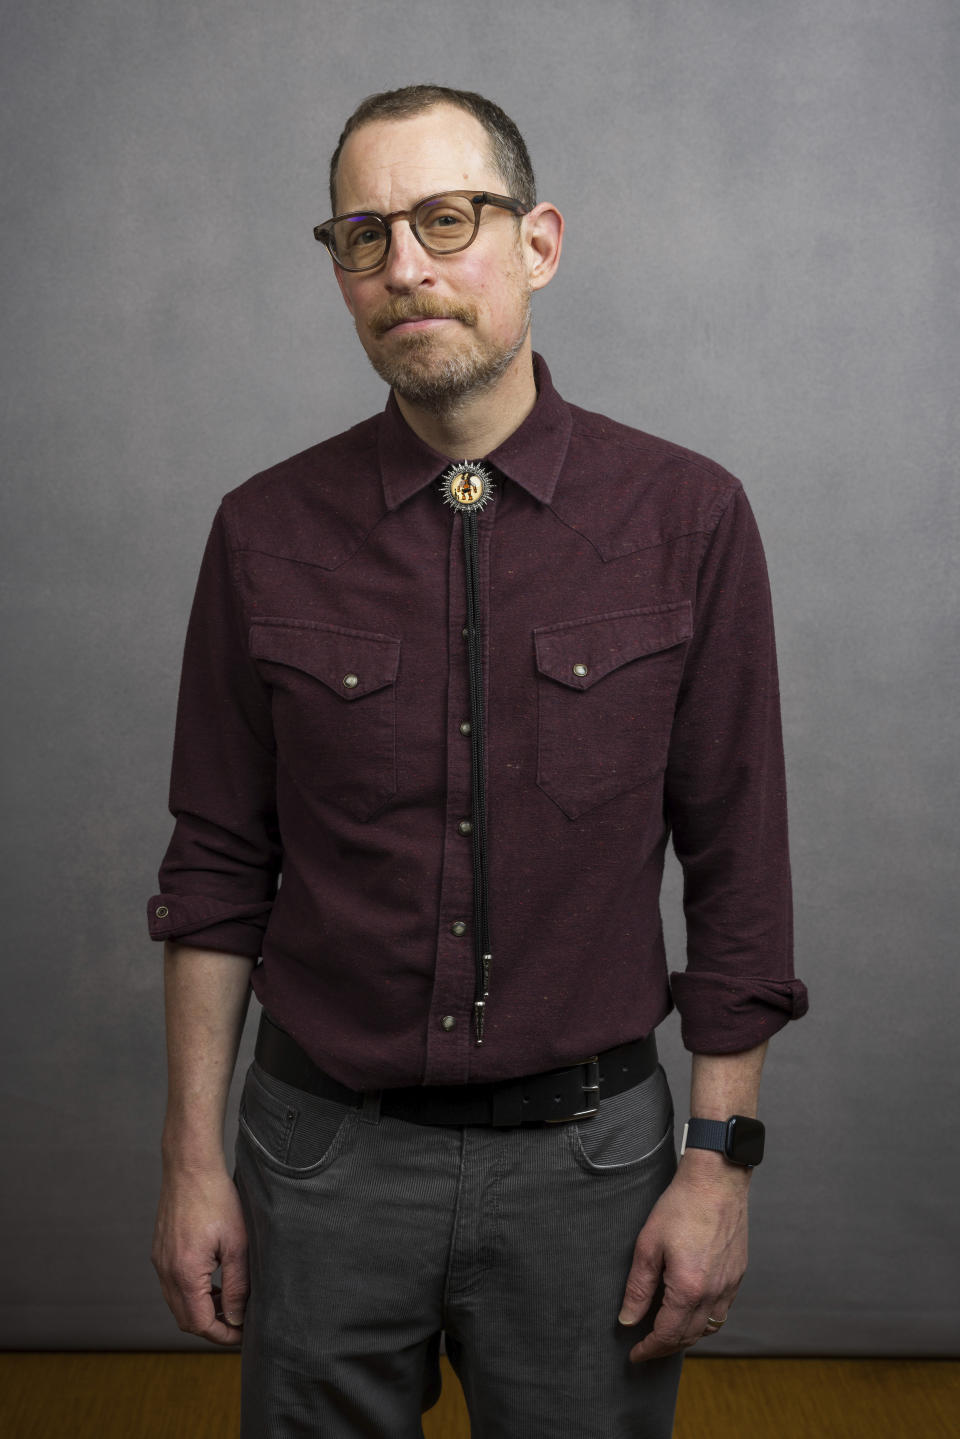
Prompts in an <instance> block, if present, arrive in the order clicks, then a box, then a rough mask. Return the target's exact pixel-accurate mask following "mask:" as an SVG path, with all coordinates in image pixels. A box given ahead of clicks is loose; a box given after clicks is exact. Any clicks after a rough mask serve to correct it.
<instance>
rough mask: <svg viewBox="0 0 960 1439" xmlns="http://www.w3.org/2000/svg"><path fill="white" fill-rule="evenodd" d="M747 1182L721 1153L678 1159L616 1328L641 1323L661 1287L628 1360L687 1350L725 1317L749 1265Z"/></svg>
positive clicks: (639, 1246)
mask: <svg viewBox="0 0 960 1439" xmlns="http://www.w3.org/2000/svg"><path fill="white" fill-rule="evenodd" d="M688 1159H689V1160H690V1161H691V1162H690V1163H689V1164H688V1163H687V1160H688ZM718 1166H723V1167H722V1169H721V1168H719V1167H718ZM748 1183H749V1174H748V1173H747V1172H746V1171H742V1170H734V1169H733V1167H732V1166H731V1165H729V1164H728V1163H727V1161H726V1160H724V1159H722V1158H721V1157H720V1156H719V1155H714V1154H706V1153H697V1154H690V1153H688V1154H687V1155H685V1156H684V1158H683V1159H682V1160H681V1161H680V1168H679V1169H678V1170H677V1173H676V1176H675V1178H674V1180H673V1182H672V1184H670V1185H669V1186H668V1187H667V1189H665V1190H664V1192H663V1194H662V1195H661V1196H660V1198H659V1199H658V1201H657V1203H656V1204H655V1205H654V1207H653V1209H652V1210H651V1212H650V1215H649V1218H648V1219H647V1222H646V1224H645V1225H644V1226H643V1228H642V1229H641V1231H640V1235H639V1237H638V1239H637V1243H636V1246H635V1248H634V1251H633V1263H632V1265H631V1268H630V1274H629V1276H628V1278H627V1284H626V1289H625V1291H624V1296H623V1306H622V1308H621V1311H620V1322H621V1324H626V1325H632V1324H636V1323H638V1322H639V1320H640V1319H642V1318H643V1316H644V1314H646V1312H647V1311H648V1309H649V1308H650V1304H651V1303H652V1301H653V1298H654V1294H655V1292H656V1290H657V1287H658V1285H659V1284H660V1283H661V1281H662V1283H663V1289H664V1292H663V1300H662V1302H661V1304H660V1307H659V1309H658V1310H657V1313H656V1317H655V1320H654V1324H653V1328H652V1330H651V1332H650V1333H649V1334H648V1335H647V1336H646V1338H645V1339H644V1340H643V1341H642V1343H640V1344H636V1345H635V1346H634V1347H633V1349H631V1351H630V1358H631V1359H632V1360H634V1361H636V1360H642V1359H657V1358H660V1357H661V1356H662V1355H664V1354H674V1353H676V1352H677V1351H678V1350H681V1349H688V1348H689V1347H690V1346H691V1345H693V1344H696V1342H697V1341H698V1339H702V1338H703V1335H704V1331H705V1329H706V1327H707V1320H708V1319H709V1318H711V1317H714V1318H717V1319H723V1318H725V1317H726V1314H727V1311H728V1310H729V1308H730V1306H731V1304H732V1303H733V1300H734V1298H735V1296H736V1293H737V1289H738V1288H739V1286H740V1281H741V1279H742V1278H743V1274H744V1270H745V1269H746V1267H747V1186H748Z"/></svg>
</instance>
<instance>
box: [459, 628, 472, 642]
mask: <svg viewBox="0 0 960 1439" xmlns="http://www.w3.org/2000/svg"><path fill="white" fill-rule="evenodd" d="M460 633H461V634H462V635H463V638H464V639H465V640H466V639H469V638H470V631H469V630H468V629H467V627H466V625H464V627H463V629H462V630H461V631H460Z"/></svg>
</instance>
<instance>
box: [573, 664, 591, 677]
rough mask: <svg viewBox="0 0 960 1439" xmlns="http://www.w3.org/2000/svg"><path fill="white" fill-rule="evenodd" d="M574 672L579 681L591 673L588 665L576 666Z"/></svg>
mask: <svg viewBox="0 0 960 1439" xmlns="http://www.w3.org/2000/svg"><path fill="white" fill-rule="evenodd" d="M573 672H574V674H575V675H576V677H577V679H578V680H582V679H584V678H585V677H586V676H587V675H588V674H589V673H590V671H589V669H588V668H587V666H586V665H574V667H573Z"/></svg>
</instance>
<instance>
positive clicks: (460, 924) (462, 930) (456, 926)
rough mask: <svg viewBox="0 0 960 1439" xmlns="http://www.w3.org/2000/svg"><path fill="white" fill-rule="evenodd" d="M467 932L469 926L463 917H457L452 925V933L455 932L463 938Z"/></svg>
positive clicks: (458, 937) (458, 936)
mask: <svg viewBox="0 0 960 1439" xmlns="http://www.w3.org/2000/svg"><path fill="white" fill-rule="evenodd" d="M466 932H467V926H466V924H465V923H464V921H463V920H462V919H455V920H454V922H453V924H451V926H450V933H451V934H455V935H456V936H457V939H460V938H462V936H463V935H465V934H466Z"/></svg>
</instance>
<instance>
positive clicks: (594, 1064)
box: [544, 1054, 600, 1124]
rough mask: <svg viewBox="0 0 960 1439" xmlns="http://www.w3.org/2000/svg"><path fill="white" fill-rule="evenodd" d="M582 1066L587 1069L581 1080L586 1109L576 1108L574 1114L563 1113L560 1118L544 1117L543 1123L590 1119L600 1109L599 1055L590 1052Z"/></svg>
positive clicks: (564, 1122)
mask: <svg viewBox="0 0 960 1439" xmlns="http://www.w3.org/2000/svg"><path fill="white" fill-rule="evenodd" d="M582 1065H583V1068H584V1069H585V1070H586V1071H587V1072H586V1074H585V1076H584V1080H583V1102H584V1104H585V1105H586V1106H587V1108H586V1109H578V1110H577V1111H576V1112H575V1113H574V1114H565V1115H564V1116H563V1117H562V1119H545V1120H544V1123H545V1124H572V1123H573V1121H574V1120H575V1119H590V1118H592V1116H593V1115H594V1114H596V1113H597V1112H598V1111H599V1109H600V1056H599V1055H597V1054H592V1055H591V1056H590V1058H589V1059H584V1060H583V1061H582Z"/></svg>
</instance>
